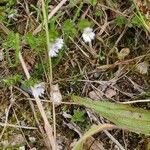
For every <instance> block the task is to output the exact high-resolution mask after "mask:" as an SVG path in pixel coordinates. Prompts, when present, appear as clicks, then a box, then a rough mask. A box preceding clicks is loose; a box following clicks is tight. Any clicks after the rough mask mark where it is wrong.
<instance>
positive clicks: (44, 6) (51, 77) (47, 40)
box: [42, 0, 53, 86]
mask: <svg viewBox="0 0 150 150" xmlns="http://www.w3.org/2000/svg"><path fill="white" fill-rule="evenodd" d="M42 12H43V16H44V26H45V32H46V42H47V54H48V53H49V43H50V41H49V29H48V16H47V13H46V5H45V2H44V0H42ZM48 61H49V75H50V76H49V82H50V86H51V84H52V81H53V75H52V61H51V57H50V56H49V54H48Z"/></svg>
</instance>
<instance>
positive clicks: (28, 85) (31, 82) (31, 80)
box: [22, 77, 39, 88]
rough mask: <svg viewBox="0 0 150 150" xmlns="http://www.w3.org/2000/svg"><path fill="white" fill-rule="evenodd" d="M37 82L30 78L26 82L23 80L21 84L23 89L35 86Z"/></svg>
mask: <svg viewBox="0 0 150 150" xmlns="http://www.w3.org/2000/svg"><path fill="white" fill-rule="evenodd" d="M38 83H39V81H38V79H36V78H35V77H31V78H30V79H28V80H25V81H23V82H22V84H23V85H24V86H25V87H28V88H29V87H31V86H34V85H35V84H38Z"/></svg>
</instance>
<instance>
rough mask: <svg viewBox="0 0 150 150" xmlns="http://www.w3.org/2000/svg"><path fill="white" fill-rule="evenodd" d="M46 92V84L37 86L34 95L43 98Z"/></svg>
mask: <svg viewBox="0 0 150 150" xmlns="http://www.w3.org/2000/svg"><path fill="white" fill-rule="evenodd" d="M44 91H45V86H44V83H39V84H35V85H34V87H33V95H36V96H39V97H42V95H43V94H44Z"/></svg>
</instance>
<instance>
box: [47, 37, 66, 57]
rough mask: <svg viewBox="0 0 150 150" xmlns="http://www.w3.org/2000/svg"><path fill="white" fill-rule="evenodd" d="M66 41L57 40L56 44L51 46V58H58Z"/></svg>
mask: <svg viewBox="0 0 150 150" xmlns="http://www.w3.org/2000/svg"><path fill="white" fill-rule="evenodd" d="M63 44H64V41H63V39H62V38H57V39H56V40H55V42H54V43H50V44H49V56H50V57H56V56H57V54H58V52H59V50H60V49H62V47H63Z"/></svg>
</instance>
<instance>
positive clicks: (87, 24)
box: [78, 19, 92, 31]
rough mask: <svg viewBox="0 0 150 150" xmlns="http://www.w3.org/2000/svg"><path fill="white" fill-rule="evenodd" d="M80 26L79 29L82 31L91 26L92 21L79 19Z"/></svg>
mask: <svg viewBox="0 0 150 150" xmlns="http://www.w3.org/2000/svg"><path fill="white" fill-rule="evenodd" d="M78 26H79V29H80V30H81V31H83V30H84V28H86V27H91V26H92V23H91V22H90V21H88V20H87V19H82V20H80V21H79V23H78Z"/></svg>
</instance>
